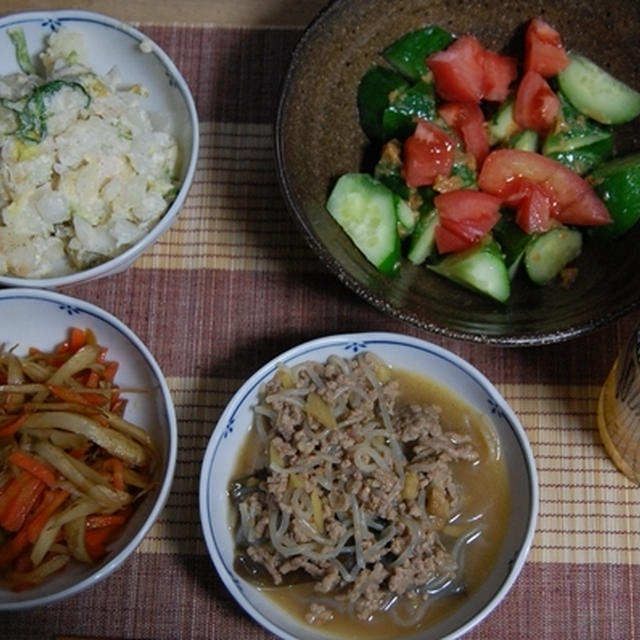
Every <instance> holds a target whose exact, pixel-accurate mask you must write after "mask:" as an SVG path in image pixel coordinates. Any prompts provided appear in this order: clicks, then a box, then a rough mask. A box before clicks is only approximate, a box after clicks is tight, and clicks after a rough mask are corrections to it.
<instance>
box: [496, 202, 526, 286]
mask: <svg viewBox="0 0 640 640" xmlns="http://www.w3.org/2000/svg"><path fill="white" fill-rule="evenodd" d="M491 233H492V234H493V237H494V238H495V240H496V241H497V243H498V244H499V245H500V247H501V249H502V254H503V256H504V263H505V265H506V266H507V271H508V273H509V279H510V280H513V278H514V277H515V275H516V273H517V272H518V269H519V267H520V264H521V263H522V260H523V258H524V252H525V250H526V248H527V245H528V244H529V242H530V241H531V239H532V237H533V236H531V235H530V234H528V233H525V232H524V231H523V230H522V229H521V228H520V227H519V226H518V225H517V223H516V221H515V220H514V218H513V216H511V215H508V214H506V213H505V214H503V215H501V216H500V220H498V222H497V223H496V225H495V226H494V227H493V229H492V230H491Z"/></svg>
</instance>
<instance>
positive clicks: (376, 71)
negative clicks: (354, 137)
mask: <svg viewBox="0 0 640 640" xmlns="http://www.w3.org/2000/svg"><path fill="white" fill-rule="evenodd" d="M408 88H409V84H408V83H407V81H406V80H405V79H404V77H403V76H401V75H400V74H399V73H398V72H396V71H393V70H392V69H386V68H385V67H372V68H371V69H369V71H367V72H366V73H365V74H364V76H362V79H361V80H360V84H359V85H358V94H357V105H358V116H359V119H360V126H361V127H362V130H363V131H364V133H365V134H366V135H367V137H368V138H369V139H370V140H372V141H374V142H383V141H385V140H386V134H385V130H384V127H383V115H384V112H385V110H386V109H387V107H388V106H389V104H390V102H391V97H392V94H394V93H395V92H399V91H403V90H406V89H408Z"/></svg>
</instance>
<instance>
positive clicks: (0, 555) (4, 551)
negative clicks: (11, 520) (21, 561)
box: [0, 529, 29, 568]
mask: <svg viewBox="0 0 640 640" xmlns="http://www.w3.org/2000/svg"><path fill="white" fill-rule="evenodd" d="M28 546H29V538H28V537H27V531H26V529H22V530H20V531H19V532H18V533H17V534H16V535H15V536H13V538H11V539H9V540H7V542H5V543H4V544H3V545H2V546H1V547H0V568H4V567H8V566H9V565H10V564H11V562H12V561H13V559H14V558H16V557H18V556H19V555H20V554H21V553H22V552H23V551H24V550H25V549H26V548H27V547H28Z"/></svg>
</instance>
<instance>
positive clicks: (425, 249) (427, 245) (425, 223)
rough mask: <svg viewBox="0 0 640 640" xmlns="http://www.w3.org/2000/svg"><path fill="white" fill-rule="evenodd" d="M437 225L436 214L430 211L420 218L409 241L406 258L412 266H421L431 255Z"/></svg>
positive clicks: (435, 211) (433, 210)
mask: <svg viewBox="0 0 640 640" xmlns="http://www.w3.org/2000/svg"><path fill="white" fill-rule="evenodd" d="M437 224H438V212H437V210H436V209H430V210H429V211H428V212H427V213H425V214H423V215H421V216H420V219H419V220H418V223H417V224H416V228H415V230H414V232H413V233H412V234H411V239H410V241H409V251H408V253H407V258H408V259H409V262H411V263H412V264H422V263H423V262H424V261H425V260H426V259H427V258H428V257H429V256H431V255H432V254H433V251H434V249H435V246H436V242H435V232H436V225H437Z"/></svg>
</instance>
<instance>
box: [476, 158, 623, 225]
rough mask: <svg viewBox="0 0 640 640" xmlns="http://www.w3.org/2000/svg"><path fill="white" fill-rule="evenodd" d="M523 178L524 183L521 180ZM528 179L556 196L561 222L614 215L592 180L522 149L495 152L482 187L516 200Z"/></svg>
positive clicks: (598, 221)
mask: <svg viewBox="0 0 640 640" xmlns="http://www.w3.org/2000/svg"><path fill="white" fill-rule="evenodd" d="M518 181H520V182H518ZM526 181H530V182H533V183H535V184H537V185H539V186H540V187H541V188H543V189H544V192H545V193H547V194H549V197H551V198H552V199H553V202H554V207H555V206H557V213H554V216H555V217H556V218H557V220H558V221H560V222H562V223H564V224H571V225H589V226H598V225H604V224H609V223H610V222H611V216H610V215H609V212H608V211H607V208H606V207H605V205H604V203H603V202H602V200H600V198H598V196H597V195H596V193H595V191H594V190H593V189H592V188H591V186H590V185H589V183H588V182H587V181H586V180H584V179H583V178H581V177H580V176H579V175H578V174H577V173H574V172H573V171H571V169H568V168H567V167H565V166H564V165H563V164H561V163H560V162H558V161H556V160H553V159H552V158H547V157H546V156H543V155H541V154H539V153H533V152H531V151H522V150H520V149H497V150H496V151H492V152H491V153H490V154H489V155H488V156H487V159H486V160H485V161H484V164H483V165H482V171H480V174H479V176H478V186H479V187H480V189H481V190H482V191H484V192H486V193H489V194H492V195H494V196H496V197H498V198H500V199H501V200H502V201H503V202H507V201H509V198H510V196H511V198H512V199H513V194H514V188H518V187H517V186H516V185H520V188H522V185H523V184H526Z"/></svg>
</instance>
